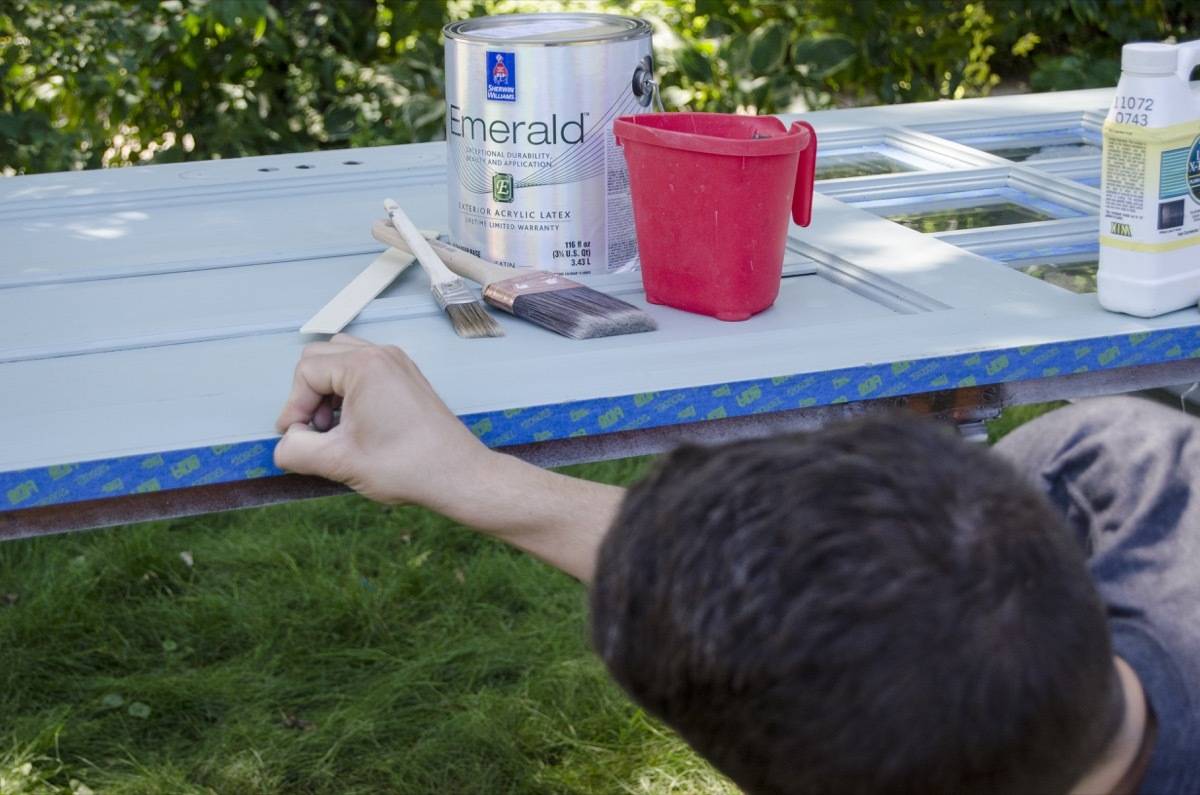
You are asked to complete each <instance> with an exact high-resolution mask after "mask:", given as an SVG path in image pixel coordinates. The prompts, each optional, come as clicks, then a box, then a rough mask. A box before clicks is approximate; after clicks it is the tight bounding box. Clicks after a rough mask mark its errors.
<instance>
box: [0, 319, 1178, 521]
mask: <svg viewBox="0 0 1200 795" xmlns="http://www.w3.org/2000/svg"><path fill="white" fill-rule="evenodd" d="M1189 358H1200V327H1183V328H1175V329H1164V330H1161V331H1150V332H1144V333H1139V334H1128V335H1119V336H1113V337H1097V338H1092V339H1084V340H1073V341H1069V342H1062V343H1054V344H1048V345H1030V346H1025V347H1019V348H1005V349H1000V350H992V351H980V352H977V353H969V354H961V355H955V356H941V357H936V358H928V359H918V360H913V361H902V362H889V363H885V364H876V365H868V366H864V367H853V368H846V369H841V370H830V371H825V372H819V373H801V374H795V375H781V376H777V377H774V378H760V379H754V380H749V381H737V382H732V383H722V384H710V385H705V386H697V387H688V388H685V389H671V390H663V391H661V392H649V393H641V394H633V395H621V396H617V397H609V398H595V399H590V400H581V401H574V402H569V403H560V404H555V405H545V406H532V407H528V408H521V409H508V410H503V411H489V412H483V413H479V414H468V415H466V416H463V417H462V418H461V419H462V421H463V422H464V423H466V425H467V427H469V428H470V429H471V430H472V431H473V432H474V433H475V435H476V436H478V437H479V438H480V439H481V440H482V441H483V442H484V443H485V444H487V445H488V446H489V447H506V446H510V445H516V444H529V443H534V442H544V441H551V440H554V439H566V438H570V437H575V436H592V435H599V434H605V433H616V432H619V431H632V430H637V429H643V428H655V427H662V426H668V425H679V424H684V423H690V422H698V421H701V420H714V419H723V418H726V417H744V416H750V415H753V414H765V413H770V412H775V411H787V410H791V409H801V408H808V407H810V406H825V405H833V404H837V403H852V402H855V401H860V400H873V399H876V398H886V397H898V396H902V395H914V394H920V393H923V392H935V391H940V390H945V389H954V388H958V387H970V386H986V385H989V384H999V383H1005V382H1009V381H1025V380H1033V379H1038V378H1053V377H1057V376H1064V375H1070V374H1072V373H1081V372H1095V371H1102V370H1113V369H1117V368H1122V367H1132V366H1136V365H1144V364H1156V363H1160V362H1168V361H1178V360H1181V359H1189ZM275 443H276V439H274V438H269V439H258V440H254V441H249V442H242V443H239V444H232V445H223V446H218V447H202V448H193V449H189V450H175V451H171V452H165V453H161V454H153V455H139V456H125V457H122V458H113V459H108V460H104V461H91V462H86V463H79V464H63V465H59V466H52V467H42V468H36V469H27V470H21V471H13V472H0V512H4V511H14V510H21V509H25V508H32V507H37V506H43V505H59V504H64V503H71V502H79V501H82V500H94V499H103V498H110V497H119V496H126V495H131V494H137V493H140V492H145V491H159V490H168V489H178V488H186V487H189V486H201V485H206V484H215V483H230V482H235V481H241V480H249V479H252V478H259V477H269V476H273V475H280V474H283V473H282V472H281V471H280V470H279V469H277V468H276V467H275V465H274V463H273V462H272V455H273V453H274V450H275Z"/></svg>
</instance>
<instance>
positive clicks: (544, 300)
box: [371, 221, 658, 340]
mask: <svg viewBox="0 0 1200 795" xmlns="http://www.w3.org/2000/svg"><path fill="white" fill-rule="evenodd" d="M371 235H372V236H373V237H374V238H375V239H376V240H378V241H379V242H380V243H383V244H385V245H388V246H392V247H394V248H398V249H402V250H404V251H411V249H410V248H409V247H408V245H407V244H406V242H405V240H404V238H402V237H401V236H400V235H399V233H398V232H397V231H396V230H395V229H394V228H393V227H392V225H391V224H389V223H388V222H387V221H376V222H375V224H374V225H373V226H372V227H371ZM426 244H427V245H428V246H429V247H430V248H432V249H434V250H435V251H437V255H438V257H439V258H440V259H441V261H442V262H443V263H444V264H445V265H446V267H447V268H449V269H450V270H452V271H453V272H454V273H457V274H458V275H459V276H465V277H466V278H468V279H470V280H471V281H473V282H477V283H479V284H482V285H484V288H483V300H485V301H487V302H488V303H489V304H491V305H492V306H494V307H496V308H497V309H503V310H504V311H505V312H508V313H509V314H512V315H516V316H517V317H520V318H524V319H525V320H528V321H529V322H530V323H536V324H537V325H539V326H541V327H542V328H546V329H550V330H551V331H554V332H556V333H558V334H562V335H563V336H564V337H570V338H572V339H577V340H581V339H591V338H592V337H611V336H614V335H617V334H636V333H638V332H642V331H654V330H655V329H656V328H658V326H657V325H656V324H655V322H654V318H652V317H650V315H648V314H646V313H645V312H644V311H642V310H641V309H638V308H637V307H636V306H634V305H633V304H629V303H626V302H625V301H622V300H621V299H619V298H613V297H612V296H611V295H607V294H605V293H602V292H600V291H599V290H593V289H592V288H591V287H585V286H584V285H582V284H580V283H579V282H573V281H571V280H570V279H568V278H566V277H565V276H559V275H558V274H557V273H550V272H547V271H535V270H531V269H529V268H520V269H517V270H513V269H512V268H503V267H501V266H499V265H496V264H494V263H491V262H488V261H487V260H482V259H480V258H479V257H476V256H475V255H474V254H471V253H469V252H466V251H463V250H462V249H458V248H455V247H454V246H451V245H447V244H446V243H443V242H441V241H440V240H429V241H426Z"/></svg>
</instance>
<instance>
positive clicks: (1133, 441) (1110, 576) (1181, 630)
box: [995, 398, 1200, 795]
mask: <svg viewBox="0 0 1200 795" xmlns="http://www.w3.org/2000/svg"><path fill="white" fill-rule="evenodd" d="M995 449H996V450H997V452H999V453H1000V454H1001V455H1003V456H1004V457H1005V458H1007V459H1008V460H1010V461H1011V462H1013V463H1014V464H1015V465H1016V466H1017V467H1018V468H1019V469H1020V470H1021V471H1023V472H1026V473H1028V475H1029V477H1030V478H1032V479H1033V481H1034V483H1035V485H1037V486H1038V488H1040V489H1042V490H1043V491H1045V493H1046V494H1047V495H1048V496H1049V497H1050V499H1051V501H1052V502H1053V503H1054V504H1055V505H1056V506H1057V507H1058V508H1059V510H1061V511H1062V512H1063V514H1064V515H1065V516H1066V517H1067V521H1068V522H1069V524H1070V526H1071V527H1072V528H1073V529H1074V530H1075V531H1076V533H1077V534H1078V537H1079V540H1080V542H1081V543H1082V544H1083V545H1084V548H1085V549H1086V551H1087V553H1088V565H1089V568H1090V570H1091V574H1092V577H1093V579H1094V580H1095V584H1096V588H1097V590H1098V591H1099V592H1100V596H1101V598H1102V599H1103V600H1104V603H1105V605H1106V606H1107V608H1108V622H1109V627H1110V628H1111V630H1112V637H1113V650H1114V652H1115V653H1116V654H1118V655H1119V656H1121V657H1122V658H1123V659H1124V660H1125V661H1126V662H1128V663H1129V664H1130V665H1131V666H1132V667H1133V669H1134V670H1135V671H1137V674H1138V677H1139V678H1140V679H1141V681H1142V685H1143V687H1144V688H1145V690H1146V695H1147V696H1148V698H1149V700H1150V703H1151V705H1152V706H1153V708H1154V712H1155V715H1156V716H1157V718H1158V739H1157V741H1156V742H1155V745H1154V750H1153V752H1152V755H1151V758H1150V768H1149V770H1148V772H1147V774H1146V778H1145V779H1144V780H1143V783H1142V787H1141V790H1140V791H1141V792H1142V793H1149V794H1150V795H1168V794H1169V795H1186V793H1200V713H1198V712H1197V710H1198V709H1200V421H1198V420H1196V419H1193V418H1191V417H1189V416H1187V415H1186V414H1183V413H1182V412H1180V411H1178V410H1173V409H1170V408H1167V407H1165V406H1160V405H1158V404H1155V403H1151V402H1149V401H1145V400H1136V399H1133V398H1105V399H1102V400H1089V401H1084V402H1082V403H1078V404H1075V405H1073V406H1069V407H1067V408H1063V409H1060V410H1058V411H1054V412H1052V413H1050V414H1048V415H1045V416H1043V417H1040V418H1039V419H1037V420H1034V421H1033V422H1031V423H1028V424H1026V425H1023V426H1022V427H1020V428H1018V429H1017V430H1015V431H1013V432H1012V433H1011V434H1009V435H1008V436H1007V437H1005V438H1004V439H1002V440H1001V441H1000V442H999V443H998V444H997V445H996V448H995ZM1193 484H1197V486H1198V488H1193ZM1193 492H1195V493H1193Z"/></svg>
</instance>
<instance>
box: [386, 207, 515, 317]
mask: <svg viewBox="0 0 1200 795" xmlns="http://www.w3.org/2000/svg"><path fill="white" fill-rule="evenodd" d="M383 206H384V209H386V210H387V214H388V218H389V219H390V220H391V224H392V226H393V227H394V228H395V230H396V231H397V232H399V233H400V235H401V236H402V237H403V238H404V242H405V243H406V244H407V249H408V250H409V251H411V252H412V254H413V256H415V257H416V258H417V262H419V263H421V267H422V268H423V269H424V270H425V273H426V275H428V276H429V289H430V291H431V292H432V293H433V300H434V301H436V302H437V305H438V306H440V307H441V308H442V310H443V311H445V313H446V317H448V318H450V324H451V325H452V326H454V331H455V333H456V334H458V336H460V337H468V338H472V337H503V336H504V329H502V328H500V325H499V324H498V323H497V322H496V321H495V320H493V319H492V316H491V315H489V314H488V313H487V310H486V309H484V307H483V303H482V302H481V301H479V299H477V298H476V297H475V296H474V294H472V293H471V291H470V289H468V287H467V283H466V282H465V281H463V280H462V278H461V277H459V276H456V275H454V274H453V273H452V272H451V271H450V269H449V268H447V267H446V265H445V263H443V262H442V261H441V260H440V259H439V258H438V256H437V254H435V253H434V251H433V249H432V248H430V247H429V244H428V243H427V242H425V238H424V236H423V235H422V234H421V233H420V231H419V230H418V229H417V227H416V226H415V225H414V224H413V222H412V220H411V219H409V217H408V215H406V214H405V212H404V210H402V209H401V208H400V205H398V204H396V202H394V201H392V200H391V199H387V200H385V201H384V203H383Z"/></svg>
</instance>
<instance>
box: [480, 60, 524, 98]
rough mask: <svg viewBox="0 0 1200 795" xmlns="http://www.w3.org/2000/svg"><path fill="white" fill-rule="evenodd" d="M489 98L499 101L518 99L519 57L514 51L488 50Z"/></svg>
mask: <svg viewBox="0 0 1200 795" xmlns="http://www.w3.org/2000/svg"><path fill="white" fill-rule="evenodd" d="M487 98H488V99H494V100H496V101H497V102H516V101H517V58H516V56H515V55H514V54H513V53H511V52H495V51H493V50H488V54H487Z"/></svg>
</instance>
